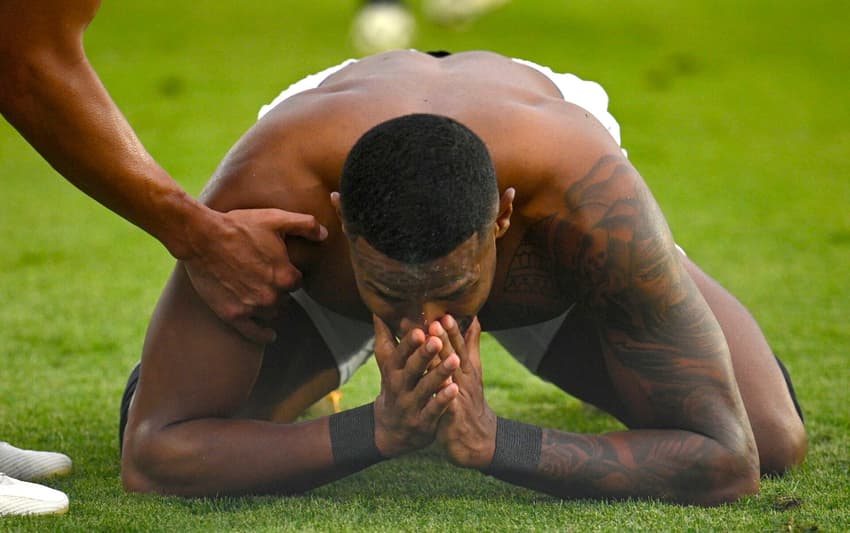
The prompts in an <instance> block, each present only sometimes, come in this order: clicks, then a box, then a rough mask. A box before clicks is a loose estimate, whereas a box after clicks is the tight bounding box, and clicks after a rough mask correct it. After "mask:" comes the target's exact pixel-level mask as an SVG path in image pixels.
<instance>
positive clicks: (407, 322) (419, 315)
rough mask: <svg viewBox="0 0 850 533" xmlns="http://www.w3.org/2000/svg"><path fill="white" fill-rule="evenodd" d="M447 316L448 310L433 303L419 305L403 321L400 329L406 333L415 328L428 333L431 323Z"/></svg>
mask: <svg viewBox="0 0 850 533" xmlns="http://www.w3.org/2000/svg"><path fill="white" fill-rule="evenodd" d="M445 314H446V309H445V307H443V306H442V305H439V304H435V303H431V302H426V303H423V304H419V305H417V306H415V307H412V308H411V309H410V311H408V312H407V314H406V315H405V316H404V318H402V319H401V323H400V327H401V330H402V331H403V332H405V333H406V332H408V331H410V330H411V329H413V328H421V329H422V330H424V331H427V330H428V325H429V324H431V322H435V321H437V320H439V319H441V318H442V317H443V316H444V315H445Z"/></svg>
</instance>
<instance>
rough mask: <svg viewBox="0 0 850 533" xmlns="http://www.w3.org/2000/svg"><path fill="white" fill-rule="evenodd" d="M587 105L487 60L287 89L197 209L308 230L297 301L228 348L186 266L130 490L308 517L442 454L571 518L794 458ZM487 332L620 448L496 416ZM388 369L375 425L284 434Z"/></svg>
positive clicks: (648, 199)
mask: <svg viewBox="0 0 850 533" xmlns="http://www.w3.org/2000/svg"><path fill="white" fill-rule="evenodd" d="M607 101H608V99H607V95H606V94H605V91H604V90H603V89H602V88H601V87H600V86H599V85H597V84H595V83H592V82H586V81H582V80H580V79H578V78H577V77H575V76H572V75H569V74H556V73H554V72H552V71H551V70H550V69H548V68H545V67H541V66H539V65H536V64H534V63H530V62H525V61H519V60H512V59H508V58H505V57H503V56H500V55H497V54H493V53H487V52H470V53H461V54H455V55H444V56H443V57H441V58H437V57H434V56H432V55H429V54H424V53H419V52H414V51H397V52H390V53H387V54H382V55H378V56H371V57H368V58H366V59H363V60H361V61H348V62H346V63H344V64H342V65H339V66H337V67H334V68H331V69H328V70H326V71H324V72H322V73H320V74H318V75H315V76H311V77H309V78H307V79H305V80H303V81H302V82H300V83H296V84H295V85H293V86H291V87H290V88H289V89H288V90H286V91H284V93H282V94H281V95H280V96H279V97H278V98H277V99H276V100H275V101H274V102H272V104H270V105H269V106H265V107H264V108H263V109H262V110H261V115H262V118H261V119H260V120H259V121H258V123H257V124H256V125H255V126H254V127H253V128H252V129H251V130H249V131H248V132H247V133H246V134H245V135H244V136H243V138H242V139H241V140H240V141H238V142H237V143H236V145H235V146H234V147H233V148H232V150H231V151H230V153H229V154H228V155H227V157H226V158H225V160H224V161H223V162H222V164H221V165H220V167H219V169H218V170H217V172H216V174H215V176H214V177H213V179H212V181H211V182H210V184H209V186H208V188H207V189H206V190H205V193H204V195H203V196H204V199H205V202H206V203H207V204H208V205H209V206H211V207H213V208H215V209H217V210H230V209H244V208H254V207H274V208H280V209H284V210H289V211H297V212H305V213H310V214H312V215H314V216H315V217H316V218H317V219H318V220H319V221H321V222H322V223H323V224H324V225H325V226H326V227H327V228H328V232H329V234H328V238H327V240H325V241H324V242H322V243H320V244H319V243H313V242H307V241H304V240H301V239H297V238H291V239H288V241H287V242H288V250H289V253H290V258H291V260H292V262H293V264H294V265H295V266H296V267H297V268H298V269H299V270H300V271H301V272H303V274H304V278H303V280H304V285H303V287H302V288H301V289H300V290H298V291H294V292H292V293H291V294H289V296H288V297H286V298H284V299H283V300H282V301H281V303H280V305H279V306H278V307H277V308H276V312H275V313H269V314H267V315H265V319H266V320H267V325H268V326H269V327H272V328H274V329H275V331H276V332H277V339H276V341H274V342H273V343H266V344H258V343H254V342H250V341H249V340H247V339H246V338H245V337H243V336H240V335H238V334H237V333H236V332H235V331H233V329H232V328H230V327H229V326H228V325H227V324H226V323H225V322H223V321H222V320H221V319H220V318H219V317H217V316H216V315H215V314H214V313H212V312H210V311H209V309H208V308H207V306H206V305H204V304H203V301H202V300H201V299H200V298H199V297H198V296H197V294H196V291H195V289H194V288H193V287H192V284H191V282H190V280H189V278H188V276H187V274H186V271H185V269H184V268H182V266H181V265H180V264H179V263H178V265H177V268H176V269H175V270H174V273H173V275H172V276H171V278H170V280H169V282H168V284H167V286H166V287H165V290H164V292H163V294H162V297H161V299H160V301H159V304H158V306H157V308H156V311H155V313H154V316H153V318H152V320H151V323H150V327H149V330H148V333H147V337H146V340H145V345H144V349H143V354H142V360H141V366H140V367H137V369H136V370H134V372H133V373H132V374H131V378H130V380H129V382H128V386H127V389H126V392H125V395H124V400H123V402H122V422H121V428H122V431H124V433H123V439H122V442H123V451H122V478H123V483H124V485H125V487H126V488H127V489H128V490H130V491H139V492H157V493H166V494H177V495H183V496H204V495H219V494H255V493H297V492H300V491H304V490H307V489H309V488H311V487H315V486H318V485H321V484H324V483H328V482H331V481H333V480H335V479H338V478H341V477H343V476H346V475H349V474H351V473H353V472H356V471H358V470H361V469H363V468H366V467H368V466H370V465H372V464H375V463H377V462H380V461H383V460H388V459H392V458H394V457H399V456H401V455H404V454H407V453H410V452H413V451H415V450H418V449H421V448H423V447H425V446H428V445H430V444H431V443H432V442H434V441H437V442H438V443H439V445H440V446H441V447H442V448H443V449H444V450H445V453H446V455H447V456H448V458H449V459H450V460H451V461H452V462H453V463H454V464H456V465H458V466H460V467H464V468H472V469H477V470H479V471H481V472H484V473H486V474H488V475H492V476H495V477H497V478H499V479H503V480H505V481H507V482H510V483H514V484H517V485H521V486H525V487H530V488H532V489H536V490H540V491H543V492H546V493H550V494H553V495H556V496H559V497H564V498H658V499H662V500H665V501H671V502H682V503H694V504H700V505H712V504H718V503H721V502H726V501H731V500H735V499H737V498H739V497H741V496H742V495H746V494H751V493H754V492H756V491H757V490H758V487H759V476H760V474H761V473H773V472H783V471H785V470H786V469H788V468H790V467H792V466H794V465H797V464H799V463H800V462H801V461H802V460H803V458H804V456H805V452H806V436H805V431H804V427H803V422H802V415H801V413H800V412H799V409H798V407H797V405H796V400H795V397H794V393H793V389H792V387H791V382H790V380H789V378H788V377H787V375H786V374H785V372H784V371H783V367H782V365H781V364H780V363H779V361H778V360H777V359H776V358H775V357H774V355H773V354H772V352H771V350H770V348H769V346H768V344H767V342H766V340H765V338H764V336H763V335H762V333H761V331H760V329H759V327H758V325H757V324H756V322H755V321H754V319H753V318H752V317H751V316H750V314H749V313H748V312H747V310H746V309H745V308H744V307H743V306H742V305H741V304H740V303H739V302H738V301H737V300H736V299H735V298H734V297H733V296H732V295H731V294H729V293H728V292H727V291H726V290H724V289H723V288H722V287H721V286H720V285H718V284H717V283H716V282H715V281H713V280H712V279H711V278H710V277H709V276H708V275H706V274H705V273H704V272H702V271H701V270H700V269H699V267H698V266H697V265H696V264H694V263H693V262H692V261H691V260H689V259H688V258H687V256H686V255H685V254H684V253H683V252H682V251H681V250H680V249H679V248H678V247H677V246H676V243H675V242H674V240H673V237H672V235H671V233H670V230H669V229H668V227H667V224H666V222H665V219H664V216H663V215H662V213H661V210H660V208H659V206H658V205H657V203H656V202H655V200H654V199H653V196H652V193H651V192H650V190H649V188H648V187H647V185H646V184H645V183H644V181H643V179H642V178H641V176H640V175H639V173H638V171H637V170H636V169H635V168H634V167H633V166H632V164H631V163H630V162H629V160H628V159H627V157H626V155H625V153H624V151H623V150H622V149H621V147H620V145H619V141H620V133H619V125H618V124H617V122H616V121H615V120H614V118H613V117H612V116H611V115H610V114H609V113H608V111H607ZM482 330H486V331H489V332H491V334H492V335H493V336H494V337H495V338H496V339H497V340H498V341H499V342H501V343H502V345H503V346H504V347H505V348H506V349H507V351H508V352H509V353H511V354H512V355H513V356H514V357H515V358H517V359H518V360H519V361H520V362H522V363H523V364H524V365H525V366H526V367H527V368H528V369H529V370H531V371H532V372H534V373H536V374H537V375H538V376H540V377H541V378H543V379H545V380H548V381H550V382H552V383H554V384H555V385H557V386H558V387H560V388H561V389H563V390H564V391H565V392H567V393H569V394H571V395H573V396H575V397H577V398H579V399H581V400H583V401H584V402H587V403H590V404H592V405H595V406H597V407H599V408H600V409H603V410H605V411H607V412H608V413H610V414H612V415H613V416H615V417H616V418H617V419H619V420H620V421H622V422H623V424H624V425H625V426H626V427H627V429H626V430H624V431H619V432H614V433H609V434H599V435H597V434H578V433H572V432H568V431H561V430H557V429H553V428H546V427H539V426H535V425H532V424H528V423H527V422H524V421H521V420H509V419H506V418H503V417H499V416H497V413H494V412H493V411H492V410H491V408H490V407H489V405H488V403H487V396H486V391H485V390H484V386H483V382H482V371H483V370H484V369H485V368H486V366H487V357H488V356H487V354H481V353H480V351H479V338H480V335H481V332H482ZM373 351H374V354H375V359H376V363H377V365H378V367H379V369H380V374H381V388H380V391H376V397H375V400H374V402H372V403H369V404H367V405H364V406H361V407H358V408H355V409H350V410H347V411H343V412H341V413H338V414H334V415H331V416H329V417H323V418H317V419H313V420H309V421H303V422H298V423H295V420H296V417H298V415H299V413H301V412H302V411H303V410H304V409H305V408H306V407H307V406H309V405H310V404H312V403H313V402H315V401H316V400H317V399H319V398H321V397H322V396H323V395H325V394H326V393H327V392H328V391H330V390H332V389H334V388H335V387H337V386H338V385H339V384H340V383H344V382H345V380H347V379H348V378H349V377H350V376H351V374H352V373H353V372H354V371H355V370H356V369H357V367H358V366H359V365H360V364H362V363H363V362H364V361H365V360H366V359H367V358H368V357H370V355H371V353H372V352H373Z"/></svg>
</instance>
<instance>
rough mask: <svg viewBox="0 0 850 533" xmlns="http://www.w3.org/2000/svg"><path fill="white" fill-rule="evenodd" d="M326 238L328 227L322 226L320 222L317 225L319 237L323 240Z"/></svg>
mask: <svg viewBox="0 0 850 533" xmlns="http://www.w3.org/2000/svg"><path fill="white" fill-rule="evenodd" d="M327 238H328V228H326V227H324V226H322V225H321V224H320V225H319V239H321V240H325V239H327Z"/></svg>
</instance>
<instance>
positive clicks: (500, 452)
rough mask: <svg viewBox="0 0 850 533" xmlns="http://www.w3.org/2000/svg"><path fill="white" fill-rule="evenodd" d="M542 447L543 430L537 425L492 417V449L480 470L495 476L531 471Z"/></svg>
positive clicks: (509, 475)
mask: <svg viewBox="0 0 850 533" xmlns="http://www.w3.org/2000/svg"><path fill="white" fill-rule="evenodd" d="M542 447H543V430H542V428H540V427H539V426H533V425H531V424H525V423H522V422H517V421H514V420H508V419H507V418H502V417H496V449H495V452H494V453H493V460H492V461H491V462H490V465H489V466H488V467H487V468H485V469H483V470H482V472H484V473H485V474H488V475H491V476H495V477H511V476H514V475H517V474H528V473H532V472H535V471H536V470H537V466H538V464H539V463H540V454H541V452H542Z"/></svg>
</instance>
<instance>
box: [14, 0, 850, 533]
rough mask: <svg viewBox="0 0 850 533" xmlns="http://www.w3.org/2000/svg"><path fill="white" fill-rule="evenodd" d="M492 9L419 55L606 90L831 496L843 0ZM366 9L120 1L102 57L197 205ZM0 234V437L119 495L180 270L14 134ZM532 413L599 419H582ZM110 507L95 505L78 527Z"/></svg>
mask: <svg viewBox="0 0 850 533" xmlns="http://www.w3.org/2000/svg"><path fill="white" fill-rule="evenodd" d="M498 4H499V5H494V6H488V7H487V9H484V10H482V11H481V12H479V13H477V16H476V17H474V19H473V20H467V21H464V22H462V23H458V22H456V21H452V22H451V23H449V24H447V23H446V22H445V21H443V20H439V17H435V16H434V14H433V12H431V11H428V10H429V9H434V7H433V6H431V7H428V6H426V5H425V3H424V2H421V1H410V2H408V3H407V4H406V5H407V10H408V11H407V14H408V15H409V17H410V18H409V19H407V20H408V23H410V21H411V20H412V21H413V22H412V24H414V26H415V29H414V31H413V32H412V33H411V34H410V39H409V46H412V47H415V48H418V49H422V50H430V49H444V50H451V51H456V52H459V51H464V50H478V49H486V50H493V51H496V52H499V53H502V54H504V55H507V56H511V57H520V58H523V59H528V60H532V61H535V62H537V63H540V64H542V65H547V66H550V67H552V68H553V69H554V70H556V71H563V72H572V73H574V74H576V75H578V76H579V77H582V78H584V79H590V80H594V81H597V82H599V83H601V84H602V86H603V87H605V89H606V90H607V91H608V94H609V96H610V99H611V102H610V106H609V109H610V111H611V112H612V113H613V115H614V116H615V117H616V118H617V119H618V120H619V122H620V125H621V127H622V136H623V145H624V146H625V147H626V148H627V149H628V151H629V156H630V159H631V160H632V161H633V162H634V164H635V166H636V167H637V168H638V170H639V171H640V172H641V173H642V175H643V176H644V178H645V179H646V181H647V182H648V183H649V185H650V187H651V188H652V190H653V192H654V194H655V196H656V198H657V199H658V201H659V203H660V204H661V207H662V209H663V210H664V212H665V214H666V216H667V218H668V222H669V224H670V226H671V228H672V230H673V233H674V235H675V237H676V239H677V241H678V242H679V243H680V244H681V245H682V246H683V247H684V248H685V249H686V250H687V252H688V253H689V255H690V256H691V257H692V258H693V259H694V260H695V261H696V262H697V263H698V264H700V265H701V266H702V267H703V268H704V269H705V270H706V271H707V272H708V273H709V274H711V275H712V276H714V277H715V278H716V279H718V280H719V281H720V282H721V283H723V284H724V285H725V286H727V287H728V288H729V289H730V290H731V291H732V292H733V293H735V294H736V295H737V296H738V297H739V299H741V300H742V301H743V302H744V303H745V304H746V305H747V306H748V307H749V308H750V310H751V311H752V312H753V314H754V315H755V316H756V318H757V319H758V320H759V322H760V323H761V325H762V327H763V329H764V330H765V332H766V334H767V336H768V339H769V340H770V341H771V343H772V345H773V347H774V349H775V351H776V353H777V355H779V356H780V357H781V358H783V360H784V361H785V362H786V364H787V366H788V367H789V369H790V371H791V373H792V375H793V376H794V378H795V383H796V384H797V387H798V394H799V396H800V400H801V402H802V404H803V408H804V409H805V410H806V411H807V415H808V417H809V418H807V421H808V422H809V428H810V431H812V432H813V435H814V436H815V437H816V439H815V440H814V441H813V450H814V453H813V454H810V457H811V458H812V459H810V464H811V465H812V466H811V468H812V470H810V471H804V472H803V473H802V474H801V477H800V478H799V479H800V480H802V481H801V483H803V484H804V485H805V484H806V483H808V484H809V486H814V485H816V484H818V483H820V482H821V481H822V480H821V478H818V477H817V476H818V475H819V474H817V470H816V469H817V468H818V467H819V465H820V467H823V468H826V469H831V468H838V469H844V470H846V468H847V463H846V457H847V454H848V437H847V429H848V426H850V415H848V412H847V408H846V407H847V405H850V393H848V391H850V373H848V370H847V368H848V353H850V327H848V325H847V316H848V315H850V289H848V272H850V157H848V156H850V127H848V124H850V106H848V105H847V95H848V94H850V82H848V73H850V53H848V51H849V50H850V38H848V33H847V31H846V28H847V26H848V22H850V15H848V12H850V10H848V7H847V3H846V1H828V0H819V1H813V2H802V1H788V0H785V1H782V0H779V1H777V0H771V1H768V0H744V1H742V0H735V1H732V0H712V1H709V0H700V1H688V2H667V1H659V0H617V1H612V0H594V1H590V0H571V1H567V0H563V1H561V0H557V1H556V0H513V1H512V2H507V3H498ZM362 9H363V5H362V4H361V3H359V2H354V1H351V2H348V1H342V0H311V1H310V2H302V1H294V0H274V1H271V0H265V1H260V0H258V1H253V2H242V1H240V0H215V1H213V2H183V1H179V0H168V1H165V0H144V1H142V0H122V1H120V2H104V3H103V6H102V8H101V11H100V13H99V15H98V16H97V18H96V19H95V21H94V23H93V24H92V25H91V27H90V29H89V31H88V32H87V35H86V47H87V50H88V54H89V56H90V59H91V61H92V63H93V64H94V66H95V68H96V69H97V70H98V72H99V74H100V76H101V78H102V79H103V81H104V83H105V85H106V86H107V88H108V89H109V90H110V92H111V94H112V95H113V97H114V99H115V100H116V101H117V103H118V105H119V107H120V108H121V109H122V110H123V111H124V112H125V114H126V115H127V117H128V119H129V121H130V123H131V124H132V125H133V126H134V127H135V129H136V131H137V133H138V134H139V136H140V137H141V139H142V141H143V142H144V144H145V145H146V146H147V148H148V150H149V151H150V152H151V153H152V154H153V155H154V157H155V158H156V159H157V160H158V161H159V162H160V163H161V164H162V165H163V166H164V167H165V168H166V169H167V170H168V171H169V172H170V173H171V174H172V176H174V177H175V179H177V180H178V181H179V182H180V183H181V184H182V185H183V186H184V188H186V189H187V190H188V191H189V192H191V193H193V194H197V193H198V192H200V190H201V188H202V187H203V185H204V183H205V182H206V180H207V179H208V177H209V176H210V175H211V174H212V172H213V170H214V169H215V167H216V165H217V164H218V162H219V161H220V160H221V159H222V157H223V156H224V154H225V153H226V152H227V150H228V149H229V147H230V146H231V145H232V144H233V143H234V142H235V141H236V140H237V139H239V137H240V136H241V135H242V133H244V132H245V131H246V130H247V129H248V128H249V127H250V126H251V124H252V123H253V122H254V120H255V119H256V113H257V110H258V109H259V107H260V106H261V105H262V104H264V103H267V102H269V101H270V100H272V99H273V98H274V97H275V96H276V95H277V94H278V93H279V92H280V91H281V90H282V89H284V88H285V87H286V86H288V85H289V84H290V83H293V82H295V81H297V80H299V79H300V78H302V77H303V76H305V75H307V74H311V73H313V72H316V71H319V70H321V69H323V68H325V67H328V66H331V65H334V64H337V63H339V62H341V61H343V60H344V59H346V58H349V57H358V56H359V55H361V54H362V53H363V50H364V48H365V47H363V46H362V45H356V44H355V43H356V38H355V36H356V32H355V30H356V22H357V20H358V16H360V15H362ZM404 46H408V44H407V43H405V44H404ZM0 232H2V233H0V302H2V305H0V438H2V439H4V440H9V441H11V442H15V443H16V444H18V445H20V446H26V447H31V448H43V449H58V450H62V451H65V452H66V453H69V454H70V455H71V456H72V457H73V458H74V459H75V461H76V464H77V465H78V474H75V475H74V476H72V477H71V478H68V479H67V480H65V481H62V482H61V483H63V485H61V486H62V488H63V490H65V491H66V492H68V493H69V494H70V496H71V500H72V509H73V508H74V505H75V503H74V502H75V497H78V498H80V497H79V496H77V495H79V494H81V493H82V494H101V495H106V496H108V497H111V498H121V497H122V496H121V492H120V488H119V486H118V479H117V460H116V458H117V442H116V441H117V439H116V436H115V427H116V424H117V408H118V401H119V399H120V395H121V391H122V390H123V385H124V382H125V380H126V376H127V372H128V371H129V369H130V367H131V366H132V364H133V363H134V362H135V361H136V360H137V358H138V355H139V353H140V350H141V342H142V339H143V336H144V331H145V328H146V326H147V321H148V317H149V316H150V312H151V310H152V308H153V305H154V304H155V302H156V298H157V296H158V294H159V292H160V290H161V288H162V285H163V283H164V281H165V279H166V276H167V275H168V273H169V271H170V269H171V268H172V266H173V260H172V259H171V258H170V257H169V256H168V255H167V253H166V252H165V250H164V249H163V248H161V246H160V245H159V244H158V243H156V242H155V241H154V240H153V239H152V238H150V237H148V236H147V235H145V234H144V233H142V232H141V231H140V230H138V229H136V228H134V227H133V226H131V225H130V224H128V223H126V222H124V221H122V220H120V219H118V218H117V217H116V216H114V215H112V214H111V213H109V212H108V211H106V210H105V209H103V208H102V207H100V206H98V205H96V204H95V203H94V202H93V201H91V200H90V199H88V198H87V197H85V196H84V195H83V194H82V193H80V192H78V191H76V190H75V189H74V188H73V187H72V186H70V185H69V184H68V183H66V182H65V181H64V180H62V179H61V178H60V177H59V176H57V175H56V174H55V173H54V172H53V171H52V170H51V169H50V168H49V167H48V166H47V165H46V164H45V163H44V162H43V161H42V160H41V159H40V157H39V156H38V155H37V154H36V153H35V152H34V151H33V150H32V149H31V148H30V147H29V145H27V144H26V143H25V142H24V141H23V140H22V139H21V138H20V137H19V136H18V135H17V133H16V132H15V131H14V130H13V129H12V128H11V127H10V126H9V125H8V124H6V123H5V122H0ZM495 349H496V348H494V350H495ZM504 359H506V358H504V357H502V358H496V357H494V360H493V362H492V363H488V362H487V361H485V368H488V366H487V365H492V368H496V369H497V370H496V371H494V372H493V373H490V374H488V378H492V379H494V380H501V383H502V384H503V385H504V386H505V387H507V388H506V389H504V390H510V385H511V383H514V382H512V381H511V380H512V379H514V378H511V377H500V376H503V374H500V372H501V371H502V370H500V369H508V370H510V371H511V372H515V371H516V368H515V367H513V366H510V365H511V364H512V363H511V362H510V361H508V362H505V361H503V360H504ZM508 370H505V372H508ZM364 376H365V377H363V378H358V379H361V381H356V382H355V383H354V384H353V385H352V388H351V389H350V391H349V393H348V396H347V398H349V399H350V400H349V401H351V402H352V403H351V404H349V405H347V406H348V407H351V406H353V405H356V404H357V402H358V401H360V400H362V401H369V399H370V397H372V396H374V393H375V391H376V389H375V388H374V387H375V382H374V376H371V377H370V374H369V373H368V372H366V373H365V374H364ZM516 379H521V380H529V381H522V384H523V385H522V387H518V388H517V390H518V391H519V392H517V393H516V394H515V395H512V394H513V393H499V392H498V391H496V392H494V394H496V395H498V394H501V396H498V397H499V398H502V399H503V400H500V401H503V402H504V403H503V404H502V405H503V406H504V405H508V404H509V403H510V402H513V401H514V399H522V398H524V397H527V396H529V394H528V393H527V392H528V390H530V389H529V388H528V387H540V389H534V390H535V391H543V392H539V394H538V393H535V394H538V397H540V395H542V397H546V398H556V399H557V396H553V394H554V393H552V392H551V391H549V389H546V388H545V387H544V385H542V384H533V385H529V383H532V381H530V380H531V378H530V377H529V376H523V377H521V378H516ZM523 391H525V392H523ZM547 395H549V396H547ZM343 405H344V406H346V404H345V398H344V403H343ZM516 409H517V411H514V412H515V413H519V414H522V415H527V416H529V417H531V418H532V419H533V420H538V421H541V422H544V421H545V422H547V423H552V424H555V425H558V426H564V425H570V424H572V425H575V424H581V423H582V422H579V420H582V417H581V416H579V415H580V413H579V412H576V414H575V417H574V418H570V417H572V416H573V415H568V418H566V419H565V418H563V415H562V414H559V413H560V412H559V411H557V410H555V409H552V410H543V411H541V410H537V411H535V410H534V409H533V408H531V407H528V408H524V407H517V408H516ZM535 417H536V418H535ZM586 424H589V425H585V426H579V427H580V428H584V429H585V430H596V429H599V428H603V429H604V428H608V427H613V426H610V424H609V423H608V422H593V421H591V422H589V423H586ZM594 424H598V426H594ZM842 454H843V456H844V459H840V456H841V455H842ZM841 461H843V463H842V462H841ZM842 465H843V466H842ZM844 470H841V471H844ZM807 472H808V473H807ZM103 480H108V484H107V485H106V486H105V487H104V486H103V485H102V484H103ZM87 491H88V492H87ZM98 505H99V504H97V503H95V502H93V501H91V500H90V499H87V497H86V496H83V497H82V498H81V500H79V499H78V500H77V509H82V511H78V512H82V513H83V516H85V511H86V510H87V509H88V510H90V511H92V512H95V510H96V509H97V506H98ZM77 516H80V515H79V514H78V515H77ZM733 529H734V527H733Z"/></svg>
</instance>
